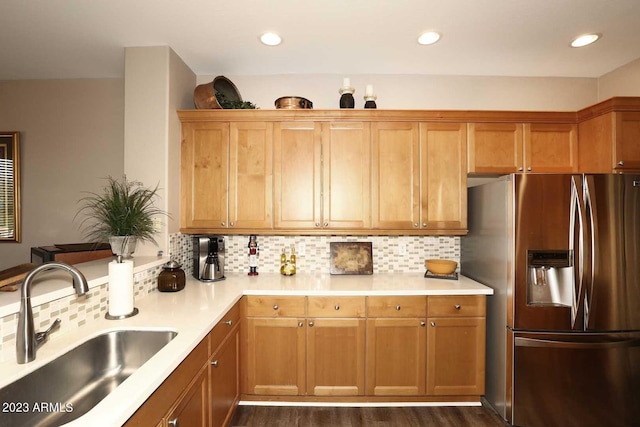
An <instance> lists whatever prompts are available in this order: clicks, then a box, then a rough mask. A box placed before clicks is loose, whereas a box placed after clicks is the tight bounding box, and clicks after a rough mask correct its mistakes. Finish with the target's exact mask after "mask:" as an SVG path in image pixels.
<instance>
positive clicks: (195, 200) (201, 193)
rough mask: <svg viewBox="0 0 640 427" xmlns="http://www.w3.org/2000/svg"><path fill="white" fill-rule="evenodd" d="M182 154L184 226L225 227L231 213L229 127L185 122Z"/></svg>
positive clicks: (181, 215) (181, 218)
mask: <svg viewBox="0 0 640 427" xmlns="http://www.w3.org/2000/svg"><path fill="white" fill-rule="evenodd" d="M181 152H182V154H181V155H182V158H181V161H182V166H181V188H180V209H181V211H180V227H181V228H183V229H190V228H204V229H218V228H221V227H225V226H226V223H227V221H228V214H229V210H228V209H229V208H228V206H229V205H228V202H227V192H228V188H229V181H228V179H229V178H228V177H229V124H228V123H183V125H182V149H181ZM223 224H224V225H223Z"/></svg>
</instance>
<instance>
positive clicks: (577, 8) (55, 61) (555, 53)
mask: <svg viewBox="0 0 640 427" xmlns="http://www.w3.org/2000/svg"><path fill="white" fill-rule="evenodd" d="M268 30H271V31H277V32H279V33H280V34H281V36H282V37H283V38H284V42H283V44H282V45H281V46H279V47H266V46H263V45H261V44H260V43H259V42H258V36H259V34H261V33H262V32H264V31H268ZM425 30H437V31H439V32H441V34H442V38H441V40H440V41H439V42H438V43H437V44H435V45H432V46H419V45H418V44H417V43H416V38H417V36H418V35H419V34H420V33H421V32H423V31H425ZM587 32H597V33H602V34H603V37H602V39H601V40H600V41H598V42H596V43H595V44H593V45H591V46H589V47H585V48H582V49H574V48H570V47H569V42H570V41H571V39H572V38H574V37H575V36H577V35H580V34H583V33H587ZM159 45H168V46H170V47H171V48H172V49H173V50H174V51H175V52H176V53H177V54H178V55H179V56H180V57H181V58H182V59H183V60H184V61H185V62H186V63H187V65H189V66H190V67H191V69H192V70H193V71H194V73H195V74H196V75H222V74H226V75H268V74H291V73H295V74H340V75H350V74H441V75H442V74H444V75H493V76H565V77H600V76H601V75H603V74H606V73H607V72H609V71H612V70H614V69H616V68H618V67H620V66H622V65H625V64H627V63H629V62H631V61H633V60H634V59H637V58H640V0H262V1H259V0H0V80H11V79H45V78H96V77H121V76H122V75H123V72H124V69H123V68H124V49H123V48H124V47H129V46H159Z"/></svg>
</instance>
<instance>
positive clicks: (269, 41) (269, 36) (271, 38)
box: [260, 33, 282, 46]
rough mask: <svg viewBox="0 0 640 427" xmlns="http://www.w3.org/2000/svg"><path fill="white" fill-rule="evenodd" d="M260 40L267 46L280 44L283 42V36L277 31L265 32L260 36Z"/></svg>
mask: <svg viewBox="0 0 640 427" xmlns="http://www.w3.org/2000/svg"><path fill="white" fill-rule="evenodd" d="M260 41H261V42H262V43H263V44H266V45H267V46H278V45H279V44H280V43H282V37H280V36H279V35H277V34H276V33H264V34H263V35H261V36H260Z"/></svg>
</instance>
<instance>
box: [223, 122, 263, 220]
mask: <svg viewBox="0 0 640 427" xmlns="http://www.w3.org/2000/svg"><path fill="white" fill-rule="evenodd" d="M230 133H231V136H230V144H229V145H230V154H229V228H236V229H241V228H243V229H270V228H271V227H272V224H271V218H272V214H271V212H272V205H273V202H272V197H273V125H272V124H271V123H265V122H247V123H242V122H240V123H231V127H230Z"/></svg>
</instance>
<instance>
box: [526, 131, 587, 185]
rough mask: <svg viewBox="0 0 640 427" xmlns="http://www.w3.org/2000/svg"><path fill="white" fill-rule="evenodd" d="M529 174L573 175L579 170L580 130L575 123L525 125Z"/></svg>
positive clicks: (527, 169)
mask: <svg viewBox="0 0 640 427" xmlns="http://www.w3.org/2000/svg"><path fill="white" fill-rule="evenodd" d="M524 146H525V167H526V171H527V172H544V173H565V172H566V173H571V172H576V171H577V170H578V155H577V151H578V129H577V126H576V125H572V124H525V125H524Z"/></svg>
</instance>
